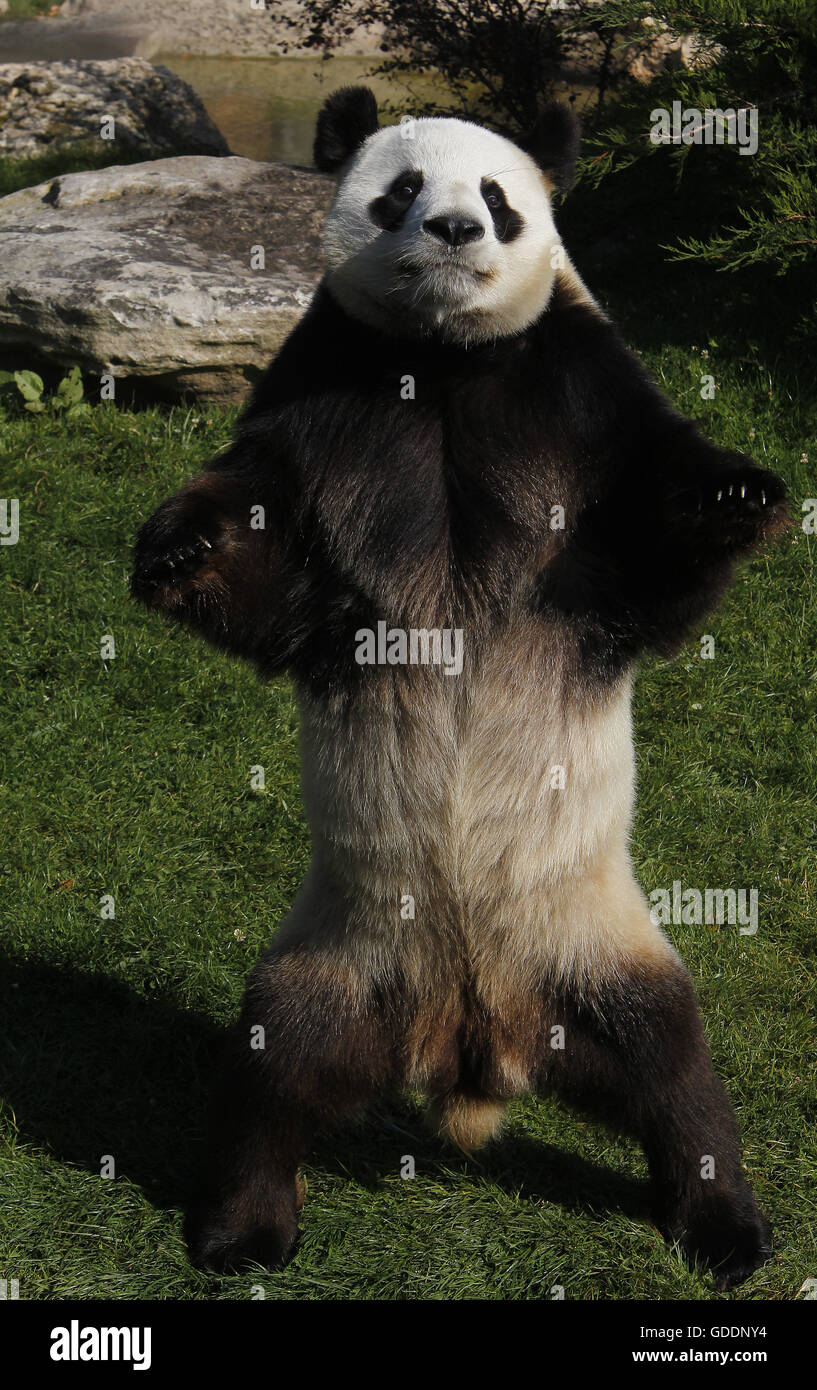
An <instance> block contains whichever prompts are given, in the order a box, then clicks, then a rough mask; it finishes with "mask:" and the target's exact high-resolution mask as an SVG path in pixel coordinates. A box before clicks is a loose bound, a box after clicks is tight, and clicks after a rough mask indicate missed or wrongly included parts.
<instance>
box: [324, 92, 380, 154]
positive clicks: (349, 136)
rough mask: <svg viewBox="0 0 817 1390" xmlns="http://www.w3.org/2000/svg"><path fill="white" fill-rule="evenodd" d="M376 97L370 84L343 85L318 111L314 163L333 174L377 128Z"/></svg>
mask: <svg viewBox="0 0 817 1390" xmlns="http://www.w3.org/2000/svg"><path fill="white" fill-rule="evenodd" d="M378 124H379V123H378V119H377V99H376V97H375V94H374V92H372V91H371V90H370V89H369V88H368V87H340V88H339V89H338V91H336V92H333V93H332V95H331V96H330V97H327V99H326V101H325V102H324V103H323V106H322V107H321V109H320V111H319V112H318V124H317V127H316V129H315V144H314V147H313V154H314V158H315V165H316V167H317V168H318V169H320V170H322V172H323V173H324V174H332V173H334V171H335V170H336V169H339V168H340V166H341V164H345V163H346V160H347V159H349V157H350V156H351V155H353V154H354V152H355V150H357V149H359V148H360V146H361V145H362V144H363V141H364V140H365V139H366V138H367V136H369V135H374V133H375V131H376V130H377V129H378Z"/></svg>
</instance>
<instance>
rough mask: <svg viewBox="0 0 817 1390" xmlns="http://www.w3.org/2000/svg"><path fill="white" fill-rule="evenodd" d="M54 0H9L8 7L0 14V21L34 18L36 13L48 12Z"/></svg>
mask: <svg viewBox="0 0 817 1390" xmlns="http://www.w3.org/2000/svg"><path fill="white" fill-rule="evenodd" d="M53 5H54V0H9V7H8V9H7V10H6V11H5V13H4V14H2V15H0V22H2V21H3V20H6V21H8V20H11V19H36V17H37V15H41V14H48V11H49V10H50V9H52V8H53Z"/></svg>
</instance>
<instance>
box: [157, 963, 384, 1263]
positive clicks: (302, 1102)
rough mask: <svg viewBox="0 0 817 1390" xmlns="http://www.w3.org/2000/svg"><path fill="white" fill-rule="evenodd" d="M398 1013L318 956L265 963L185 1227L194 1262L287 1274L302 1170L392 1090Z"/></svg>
mask: <svg viewBox="0 0 817 1390" xmlns="http://www.w3.org/2000/svg"><path fill="white" fill-rule="evenodd" d="M389 1019H390V1011H389V1009H388V1007H384V1005H383V1001H380V1000H375V999H373V998H372V997H371V994H370V993H369V994H363V993H362V992H361V991H360V990H359V989H358V988H357V985H356V982H355V980H354V979H352V978H350V976H349V974H348V972H347V971H345V970H344V969H343V968H342V967H341V966H340V965H338V964H337V963H333V962H331V961H330V960H329V959H327V958H326V957H325V956H323V955H321V954H320V953H319V952H316V951H313V950H310V949H304V948H300V949H295V950H292V951H290V952H286V953H283V954H278V955H275V954H269V955H268V956H266V957H265V958H264V959H262V961H261V962H260V963H259V965H258V966H257V967H256V969H255V971H254V972H253V974H252V975H251V976H250V980H249V982H248V985H247V990H246V994H245V998H244V1003H243V1007H242V1011H241V1015H240V1018H239V1020H238V1022H237V1024H236V1025H235V1027H234V1028H233V1030H232V1032H231V1034H230V1038H229V1041H228V1046H227V1052H226V1057H225V1059H224V1064H223V1068H222V1073H221V1076H220V1078H219V1081H218V1084H217V1086H216V1088H215V1091H214V1095H213V1098H212V1102H211V1106H210V1113H209V1116H208V1125H207V1146H206V1153H205V1164H204V1169H203V1173H202V1178H201V1183H200V1188H199V1191H198V1193H197V1194H196V1196H195V1198H194V1200H193V1202H192V1204H191V1206H190V1208H189V1210H188V1212H187V1216H186V1220H185V1227H184V1233H185V1239H186V1241H187V1245H188V1250H189V1253H190V1258H191V1260H192V1262H193V1263H194V1264H195V1265H198V1266H199V1267H201V1268H206V1269H212V1270H216V1271H220V1272H226V1271H234V1270H238V1269H241V1268H243V1267H244V1266H245V1265H247V1264H248V1263H257V1264H260V1265H263V1266H265V1267H266V1268H268V1269H281V1268H282V1267H283V1266H284V1265H285V1264H287V1263H288V1261H289V1259H290V1258H291V1256H292V1254H293V1252H294V1249H295V1244H296V1241H297V1238H298V1214H299V1211H300V1208H301V1206H302V1205H303V1186H302V1183H301V1182H300V1179H299V1175H298V1164H299V1162H300V1161H301V1159H302V1158H303V1156H304V1154H305V1152H306V1151H307V1150H308V1148H309V1146H310V1144H311V1142H312V1140H313V1137H314V1136H315V1134H316V1133H317V1132H318V1131H319V1130H323V1129H324V1128H326V1127H330V1126H333V1125H335V1124H337V1123H341V1122H342V1121H344V1120H346V1119H350V1118H351V1117H352V1116H354V1114H355V1113H356V1112H359V1111H360V1110H361V1109H363V1108H364V1107H365V1105H366V1103H367V1102H368V1101H370V1100H373V1099H374V1098H375V1097H376V1096H377V1095H379V1094H382V1093H383V1092H384V1091H386V1090H387V1089H389V1088H390V1087H391V1085H392V1084H393V1080H394V1070H395V1061H394V1059H395V1056H396V1049H395V1048H394V1047H393V1045H392V1038H391V1037H390V1036H389V1027H390V1025H389Z"/></svg>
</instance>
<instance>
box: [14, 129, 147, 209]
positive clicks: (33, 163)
mask: <svg viewBox="0 0 817 1390" xmlns="http://www.w3.org/2000/svg"><path fill="white" fill-rule="evenodd" d="M144 159H145V151H144V149H138V148H137V149H132V148H129V147H128V146H127V145H123V144H122V143H121V142H120V141H118V140H116V141H104V140H87V141H86V140H78V141H77V142H76V143H75V144H71V145H64V146H62V147H57V148H54V147H52V146H49V148H48V149H47V150H44V151H43V153H42V154H33V155H30V156H29V158H28V159H12V158H10V157H7V158H3V159H0V198H4V197H5V196H6V194H7V193H16V192H17V191H18V189H20V188H36V187H37V185H38V184H41V183H47V182H48V180H49V179H55V178H57V177H58V176H59V175H60V174H78V173H81V172H82V171H83V170H86V169H107V168H109V167H110V166H111V165H113V164H138V163H140V162H141V161H142V160H144Z"/></svg>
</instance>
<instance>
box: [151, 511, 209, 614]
mask: <svg viewBox="0 0 817 1390" xmlns="http://www.w3.org/2000/svg"><path fill="white" fill-rule="evenodd" d="M219 546H220V533H219V529H218V528H217V527H216V526H215V525H213V523H212V522H210V523H207V522H205V521H204V520H203V519H198V520H196V521H193V522H192V523H191V522H188V523H186V524H182V525H178V524H176V525H174V526H168V524H167V522H166V520H165V518H164V517H163V515H162V513H161V511H160V512H158V513H157V514H156V516H155V517H152V518H151V520H150V521H148V522H147V523H146V525H145V526H143V528H142V530H141V532H140V534H139V538H138V540H137V542H136V549H135V552H134V561H133V576H132V578H131V594H132V595H133V597H134V598H136V599H141V600H142V601H143V602H146V603H151V602H155V601H156V600H157V598H160V596H161V595H162V594H165V593H167V592H169V591H174V590H178V589H179V588H184V586H185V585H186V584H187V583H188V582H189V581H190V580H193V579H195V578H196V577H197V576H200V575H201V573H202V571H203V570H204V569H205V567H206V566H207V565H208V564H209V563H210V562H211V561H212V560H213V559H215V557H216V556H217V555H218V552H219Z"/></svg>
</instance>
